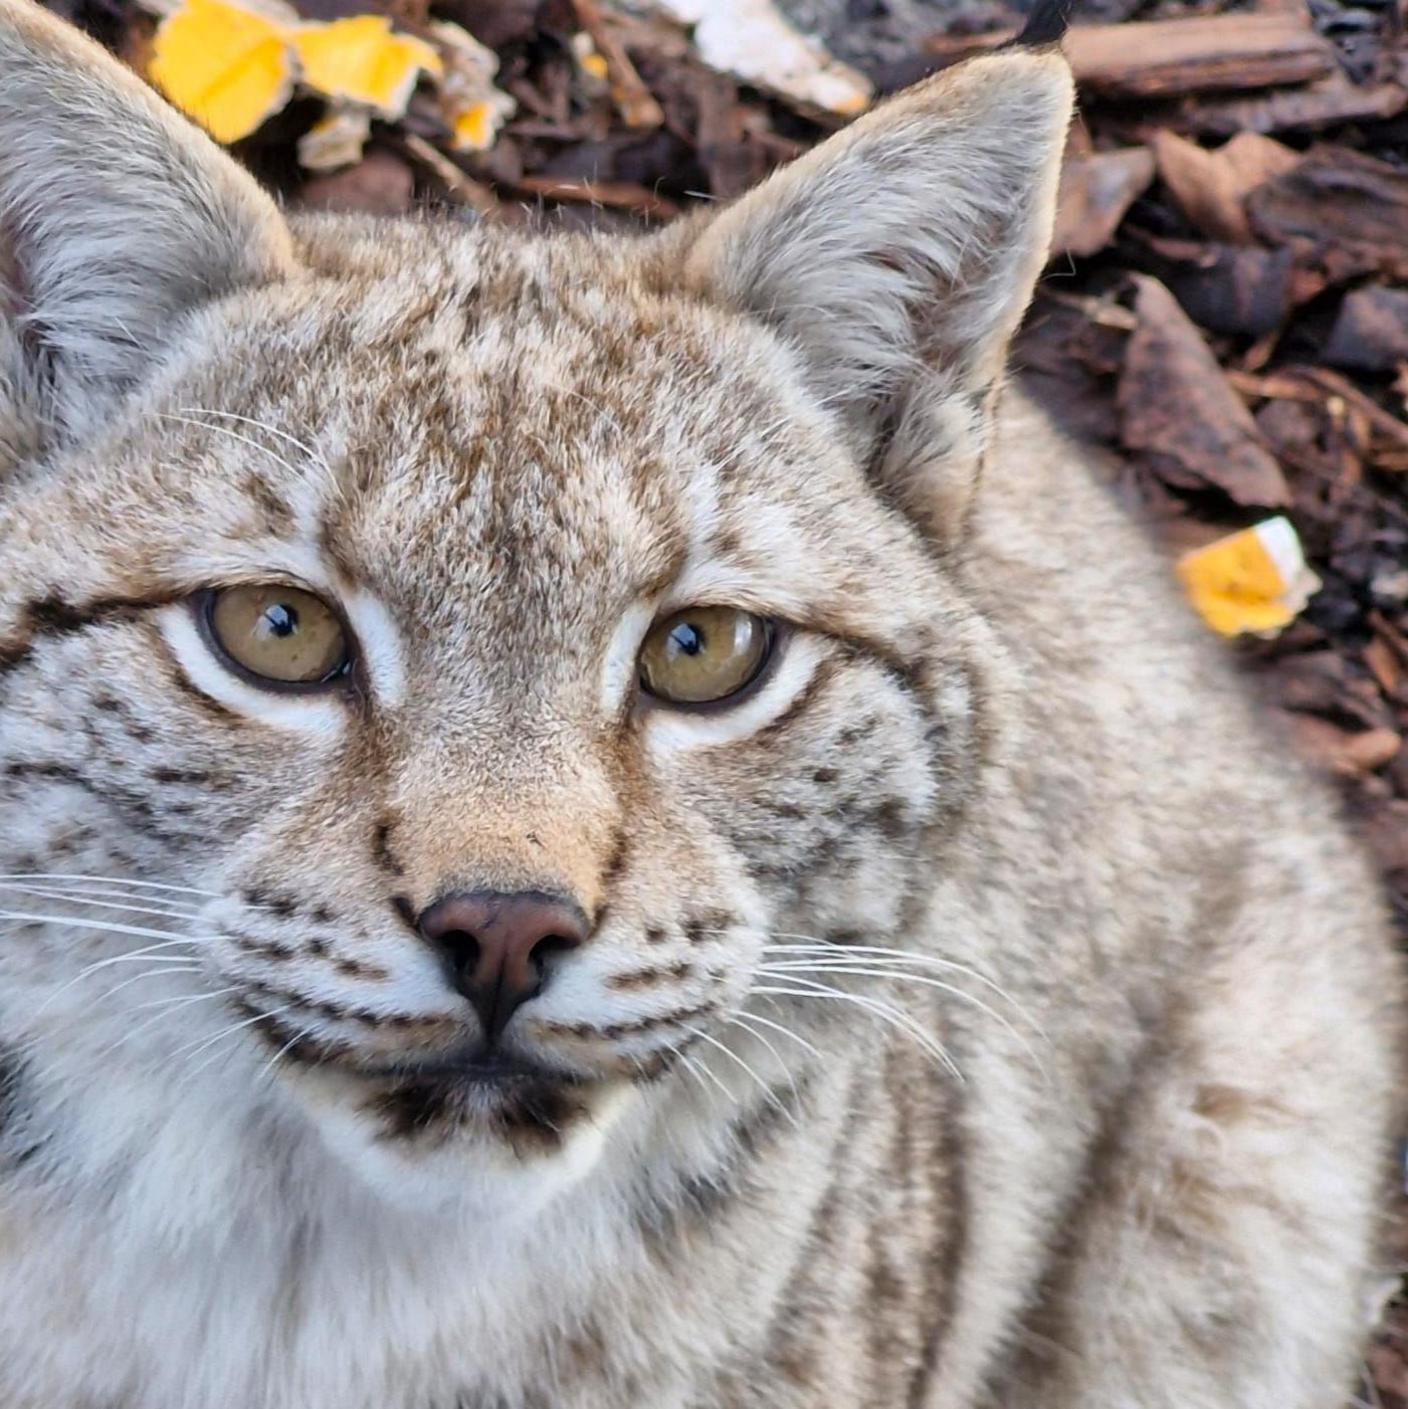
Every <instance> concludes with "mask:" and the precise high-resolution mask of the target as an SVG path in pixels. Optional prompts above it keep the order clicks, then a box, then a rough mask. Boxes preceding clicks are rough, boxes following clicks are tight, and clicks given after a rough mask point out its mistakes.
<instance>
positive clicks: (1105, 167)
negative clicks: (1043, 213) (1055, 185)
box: [1051, 147, 1154, 256]
mask: <svg viewBox="0 0 1408 1409" xmlns="http://www.w3.org/2000/svg"><path fill="white" fill-rule="evenodd" d="M1153 179H1154V156H1153V153H1152V152H1150V151H1149V149H1148V148H1147V147H1131V148H1129V149H1128V150H1127V151H1118V152H1093V153H1091V154H1090V155H1088V156H1077V157H1072V158H1070V159H1069V160H1068V161H1067V162H1066V164H1065V166H1064V167H1063V168H1062V171H1061V191H1060V195H1059V197H1058V199H1057V206H1056V230H1055V233H1054V235H1053V236H1052V240H1051V253H1052V254H1053V255H1059V254H1075V255H1082V256H1084V255H1092V254H1095V253H1097V252H1098V251H1099V250H1102V249H1104V248H1105V246H1106V245H1108V244H1109V243H1110V241H1111V240H1112V239H1113V238H1114V234H1115V231H1116V230H1117V229H1119V225H1120V221H1122V220H1123V219H1124V217H1125V213H1126V212H1127V211H1128V210H1129V208H1130V206H1131V205H1133V203H1134V202H1135V201H1136V200H1137V199H1138V198H1139V197H1140V196H1141V195H1143V194H1144V192H1145V191H1146V190H1147V189H1148V187H1149V183H1150V182H1151V181H1152V180H1153Z"/></svg>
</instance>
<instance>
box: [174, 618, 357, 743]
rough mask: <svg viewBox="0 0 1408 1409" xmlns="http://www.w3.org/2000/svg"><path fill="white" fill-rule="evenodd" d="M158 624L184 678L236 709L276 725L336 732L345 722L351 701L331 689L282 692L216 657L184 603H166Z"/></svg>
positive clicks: (302, 730)
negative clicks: (246, 676) (256, 682)
mask: <svg viewBox="0 0 1408 1409" xmlns="http://www.w3.org/2000/svg"><path fill="white" fill-rule="evenodd" d="M156 620H157V626H158V629H159V630H160V631H161V634H162V636H163V637H164V639H165V641H166V644H167V645H168V646H169V647H170V648H171V653H172V655H174V656H175V657H176V663H177V665H179V666H180V668H181V669H182V670H183V671H184V672H185V674H186V678H187V679H188V680H189V681H190V682H191V684H192V685H194V686H195V687H196V689H197V690H199V691H200V692H201V693H202V694H204V695H209V696H210V698H211V699H213V700H215V701H216V702H217V703H219V704H222V705H224V706H225V708H226V709H230V710H233V711H235V712H236V713H238V714H244V715H248V716H249V717H250V718H251V719H257V720H259V721H260V722H261V723H263V724H270V725H273V726H274V727H275V728H277V729H293V730H296V731H297V732H299V733H302V734H311V735H315V736H321V737H322V738H325V739H335V738H337V737H338V736H339V735H340V734H341V733H342V731H343V729H344V728H346V726H347V706H346V705H345V704H344V703H343V702H342V701H341V700H340V699H338V698H335V697H333V696H329V695H279V694H275V693H274V692H273V691H272V690H260V689H258V688H256V687H255V686H253V685H249V684H246V683H245V681H243V680H240V679H238V678H237V677H236V676H235V675H233V674H232V673H231V672H230V671H229V670H227V669H226V668H225V667H224V666H223V665H221V664H220V662H219V661H218V660H217V659H216V658H215V656H214V654H213V653H212V651H211V649H210V647H209V646H208V645H207V644H206V642H205V640H204V638H203V637H202V636H201V634H200V630H199V629H198V628H197V626H196V623H195V619H194V617H193V616H192V615H191V612H190V610H189V609H188V608H187V607H185V606H183V605H179V604H178V605H176V606H170V607H165V608H163V609H162V610H161V611H160V612H158V613H157V618H156Z"/></svg>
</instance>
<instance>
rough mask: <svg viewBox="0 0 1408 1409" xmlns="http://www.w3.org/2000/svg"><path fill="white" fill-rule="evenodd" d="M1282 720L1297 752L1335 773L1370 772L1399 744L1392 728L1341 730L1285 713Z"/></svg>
mask: <svg viewBox="0 0 1408 1409" xmlns="http://www.w3.org/2000/svg"><path fill="white" fill-rule="evenodd" d="M1285 718H1286V719H1287V720H1288V721H1289V722H1290V726H1291V734H1292V736H1293V738H1294V739H1295V742H1296V747H1297V748H1298V749H1299V750H1300V752H1301V753H1303V754H1305V755H1306V756H1307V757H1308V758H1310V759H1313V760H1314V761H1315V762H1316V763H1319V764H1321V765H1323V766H1324V767H1327V768H1329V769H1331V770H1332V771H1334V772H1336V773H1345V774H1356V773H1372V772H1373V771H1374V770H1375V769H1377V768H1382V767H1383V766H1384V764H1386V763H1388V762H1389V761H1390V760H1391V759H1392V758H1393V757H1394V756H1395V755H1396V754H1397V753H1398V750H1399V749H1400V748H1401V747H1402V745H1403V740H1402V739H1401V738H1400V737H1399V735H1398V733H1397V732H1396V731H1395V730H1393V729H1361V730H1350V729H1341V728H1339V726H1338V725H1335V724H1331V723H1330V722H1329V721H1328V720H1325V719H1320V718H1318V717H1316V716H1314V715H1309V714H1288V715H1286V716H1285Z"/></svg>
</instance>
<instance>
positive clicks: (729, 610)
mask: <svg viewBox="0 0 1408 1409" xmlns="http://www.w3.org/2000/svg"><path fill="white" fill-rule="evenodd" d="M772 642H773V629H772V626H771V624H770V623H769V622H767V621H765V620H764V619H763V618H762V617H760V616H754V615H753V614H752V613H751V612H742V611H738V610H737V609H736V608H734V607H689V608H686V610H684V611H680V612H675V613H674V615H673V616H667V617H665V618H664V620H662V621H657V622H656V623H655V625H654V626H653V627H651V629H650V634H649V635H648V636H647V637H646V638H645V644H644V645H643V646H642V647H641V652H640V680H641V686H642V688H644V690H645V691H646V693H647V694H650V695H654V696H655V698H656V699H659V700H665V701H666V702H668V703H669V704H678V705H697V704H711V703H713V702H714V701H716V700H725V699H728V698H729V697H730V696H731V695H736V694H738V693H739V691H740V690H743V689H744V688H746V687H747V686H748V685H751V684H752V683H753V681H754V680H756V679H757V678H758V676H759V675H760V674H761V673H762V669H763V666H764V665H766V664H767V659H768V656H769V654H770V653H771V650H772Z"/></svg>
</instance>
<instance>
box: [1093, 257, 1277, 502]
mask: <svg viewBox="0 0 1408 1409" xmlns="http://www.w3.org/2000/svg"><path fill="white" fill-rule="evenodd" d="M1133 278H1134V282H1135V285H1136V288H1137V291H1138V292H1137V295H1136V298H1135V304H1134V311H1135V314H1136V316H1137V317H1138V319H1139V326H1138V327H1137V328H1136V329H1135V331H1134V332H1133V333H1132V334H1131V335H1130V339H1129V343H1128V345H1127V346H1126V348H1125V362H1124V369H1123V371H1122V372H1121V375H1120V381H1119V390H1118V401H1119V407H1120V412H1121V417H1122V419H1121V433H1122V436H1123V439H1124V443H1125V444H1126V445H1127V446H1128V447H1129V448H1130V449H1131V450H1138V451H1142V452H1143V453H1144V455H1145V456H1146V457H1147V459H1148V462H1149V464H1150V465H1151V467H1152V468H1153V469H1154V470H1155V471H1156V473H1158V474H1159V475H1160V477H1161V478H1163V479H1165V480H1167V481H1168V482H1169V483H1170V484H1174V485H1178V486H1179V487H1181V488H1185V489H1195V490H1196V489H1208V488H1214V489H1220V490H1221V491H1222V492H1223V493H1225V494H1226V495H1227V496H1228V497H1229V498H1230V499H1232V500H1233V501H1234V502H1235V503H1237V504H1242V505H1247V506H1258V507H1267V508H1279V507H1281V506H1283V505H1286V504H1288V503H1290V497H1291V496H1290V490H1289V489H1288V487H1287V485H1286V480H1285V476H1284V475H1283V474H1282V473H1281V467H1280V466H1279V465H1278V464H1277V463H1276V460H1275V458H1274V457H1273V456H1272V454H1271V453H1270V451H1269V450H1268V449H1267V448H1266V445H1265V443H1264V442H1263V440H1262V438H1261V434H1260V432H1259V431H1258V430H1257V428H1256V424H1255V422H1254V421H1253V420H1252V417H1251V413H1250V412H1249V411H1248V410H1247V408H1246V407H1245V406H1244V405H1243V404H1242V402H1241V401H1240V400H1239V399H1238V397H1237V395H1236V393H1235V392H1234V391H1233V390H1232V388H1231V387H1230V386H1229V385H1228V383H1227V380H1226V378H1225V377H1224V376H1223V374H1222V369H1221V368H1220V367H1219V366H1218V364H1217V359H1216V358H1215V357H1214V356H1213V354H1212V351H1211V350H1210V349H1209V347H1208V345H1207V343H1206V342H1204V341H1203V337H1202V334H1201V333H1199V332H1198V330H1197V328H1196V327H1194V326H1193V323H1192V322H1191V320H1190V319H1189V317H1188V315H1187V314H1186V313H1184V311H1183V310H1182V309H1181V308H1180V307H1179V306H1178V302H1177V300H1175V299H1174V297H1173V295H1172V294H1171V293H1169V291H1168V290H1167V289H1166V288H1165V287H1164V286H1163V285H1162V284H1161V283H1159V281H1158V280H1157V279H1151V278H1149V277H1148V276H1147V275H1134V276H1133Z"/></svg>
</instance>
